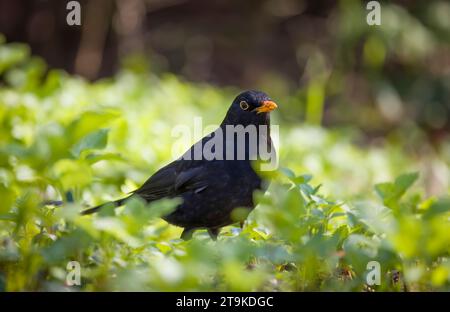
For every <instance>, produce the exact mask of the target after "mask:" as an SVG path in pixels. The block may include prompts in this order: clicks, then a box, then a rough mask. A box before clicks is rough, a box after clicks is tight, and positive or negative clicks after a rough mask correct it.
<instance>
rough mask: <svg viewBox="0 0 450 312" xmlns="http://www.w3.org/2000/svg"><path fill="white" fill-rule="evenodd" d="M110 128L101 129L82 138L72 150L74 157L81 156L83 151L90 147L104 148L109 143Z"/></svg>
mask: <svg viewBox="0 0 450 312" xmlns="http://www.w3.org/2000/svg"><path fill="white" fill-rule="evenodd" d="M108 131H109V130H108V129H100V130H98V131H95V132H92V133H90V134H88V135H86V136H85V137H84V138H82V139H81V140H80V141H79V142H78V143H77V144H75V145H74V146H73V147H72V149H71V150H70V152H71V154H72V155H73V156H74V157H79V156H80V154H81V152H83V151H85V150H89V149H102V148H105V147H106V144H107V143H108Z"/></svg>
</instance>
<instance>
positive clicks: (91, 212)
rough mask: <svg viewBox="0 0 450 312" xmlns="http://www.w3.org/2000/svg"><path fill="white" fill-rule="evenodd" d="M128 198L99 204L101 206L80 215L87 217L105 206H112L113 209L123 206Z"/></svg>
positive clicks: (84, 211)
mask: <svg viewBox="0 0 450 312" xmlns="http://www.w3.org/2000/svg"><path fill="white" fill-rule="evenodd" d="M128 198H130V197H125V198H121V199H118V200H115V201H110V202H107V203H103V204H101V205H98V206H95V207H92V208H89V209H86V210H83V211H82V212H81V215H82V216H85V215H89V214H93V213H96V212H98V211H99V210H100V209H102V208H103V207H105V206H107V205H114V207H119V206H122V205H123V204H125V201H126V200H127V199H128Z"/></svg>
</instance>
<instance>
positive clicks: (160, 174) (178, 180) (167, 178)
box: [134, 160, 208, 201]
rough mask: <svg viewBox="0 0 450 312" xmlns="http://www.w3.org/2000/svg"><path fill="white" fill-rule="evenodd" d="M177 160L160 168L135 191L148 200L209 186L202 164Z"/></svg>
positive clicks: (199, 190)
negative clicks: (193, 164) (192, 165)
mask: <svg viewBox="0 0 450 312" xmlns="http://www.w3.org/2000/svg"><path fill="white" fill-rule="evenodd" d="M187 165H188V163H184V162H183V161H182V160H181V161H175V162H172V163H170V164H168V165H167V166H165V167H163V168H161V169H160V170H158V171H157V172H156V173H155V174H154V175H152V176H151V177H150V178H149V179H148V180H147V181H146V182H145V183H144V184H143V185H142V186H141V187H140V188H139V189H137V190H136V191H134V194H137V195H139V196H141V197H142V198H144V199H145V200H147V201H153V200H158V199H161V198H163V197H173V196H177V195H180V194H182V193H184V192H187V191H194V192H197V193H198V192H201V191H202V190H204V189H206V188H207V187H208V183H207V179H206V178H207V177H206V176H205V174H204V172H203V170H202V169H203V168H202V167H201V166H197V167H190V166H187Z"/></svg>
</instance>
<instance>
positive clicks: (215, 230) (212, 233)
mask: <svg viewBox="0 0 450 312" xmlns="http://www.w3.org/2000/svg"><path fill="white" fill-rule="evenodd" d="M207 230H208V234H209V236H210V237H211V239H212V240H217V236H218V235H219V232H220V229H218V228H213V229H211V228H208V229H207Z"/></svg>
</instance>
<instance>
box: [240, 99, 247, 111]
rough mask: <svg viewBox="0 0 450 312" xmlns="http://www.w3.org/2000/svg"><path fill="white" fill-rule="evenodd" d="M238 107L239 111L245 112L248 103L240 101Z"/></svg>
mask: <svg viewBox="0 0 450 312" xmlns="http://www.w3.org/2000/svg"><path fill="white" fill-rule="evenodd" d="M239 106H240V107H241V109H243V110H247V109H248V108H249V107H250V105H248V103H247V102H246V101H241V102H240V103H239Z"/></svg>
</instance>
